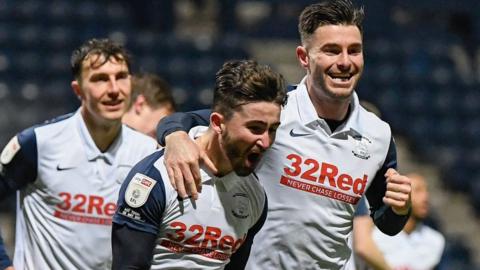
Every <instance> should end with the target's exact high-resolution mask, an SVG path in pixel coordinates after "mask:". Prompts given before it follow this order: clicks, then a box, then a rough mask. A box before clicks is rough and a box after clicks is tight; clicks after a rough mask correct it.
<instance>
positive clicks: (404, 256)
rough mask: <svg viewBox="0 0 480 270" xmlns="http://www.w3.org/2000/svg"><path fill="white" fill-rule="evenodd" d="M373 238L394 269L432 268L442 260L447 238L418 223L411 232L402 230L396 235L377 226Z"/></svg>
mask: <svg viewBox="0 0 480 270" xmlns="http://www.w3.org/2000/svg"><path fill="white" fill-rule="evenodd" d="M373 240H374V241H375V243H376V244H377V246H378V248H379V249H380V250H381V251H382V252H383V255H384V257H385V260H387V263H388V264H389V265H390V266H391V267H392V268H393V269H399V270H406V269H408V270H431V269H434V268H435V266H436V265H437V264H438V263H439V262H440V259H441V258H442V254H443V249H444V248H445V238H444V237H443V235H442V234H441V233H439V232H437V231H436V230H434V229H432V228H430V227H428V226H426V225H423V224H418V225H417V226H416V228H415V230H414V231H413V232H411V233H410V234H408V233H406V232H404V231H401V232H400V233H398V234H397V235H395V236H388V235H385V234H383V233H382V232H381V231H380V230H378V229H377V228H375V230H374V231H373Z"/></svg>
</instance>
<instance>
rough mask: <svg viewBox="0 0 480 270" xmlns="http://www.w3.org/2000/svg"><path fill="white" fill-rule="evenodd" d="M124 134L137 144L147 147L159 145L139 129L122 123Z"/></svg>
mask: <svg viewBox="0 0 480 270" xmlns="http://www.w3.org/2000/svg"><path fill="white" fill-rule="evenodd" d="M122 131H123V135H124V136H125V137H126V139H127V140H128V141H131V142H135V143H136V144H141V145H145V146H147V147H155V148H156V146H157V142H156V141H155V140H154V139H153V138H151V137H150V136H147V135H145V134H143V133H141V132H139V131H136V130H134V129H132V128H131V127H129V126H127V125H122Z"/></svg>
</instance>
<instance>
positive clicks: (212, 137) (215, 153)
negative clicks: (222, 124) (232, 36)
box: [195, 129, 232, 177]
mask: <svg viewBox="0 0 480 270" xmlns="http://www.w3.org/2000/svg"><path fill="white" fill-rule="evenodd" d="M219 136H220V135H219V134H217V133H215V132H214V131H213V130H211V129H208V131H207V132H206V133H205V134H203V135H202V136H200V137H199V138H197V139H196V140H195V142H196V143H197V145H198V146H199V147H200V149H202V150H204V151H205V153H206V154H207V156H208V158H209V159H210V160H211V161H212V162H213V165H215V167H216V168H217V173H216V174H215V175H216V176H219V177H221V176H224V175H227V174H228V173H230V172H231V171H232V165H231V164H230V162H228V160H229V159H228V157H227V156H226V154H225V151H223V150H222V146H221V145H220V140H219Z"/></svg>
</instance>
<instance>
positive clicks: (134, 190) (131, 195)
mask: <svg viewBox="0 0 480 270" xmlns="http://www.w3.org/2000/svg"><path fill="white" fill-rule="evenodd" d="M156 183H157V181H155V180H153V179H152V178H150V177H148V176H146V175H144V174H141V173H137V174H135V175H134V176H133V178H132V180H131V181H130V183H128V186H127V190H126V191H125V202H126V203H127V204H128V205H129V206H130V207H133V208H138V207H140V206H142V205H144V204H145V202H146V201H147V199H148V196H149V195H150V192H151V191H152V189H153V187H154V186H155V184H156Z"/></svg>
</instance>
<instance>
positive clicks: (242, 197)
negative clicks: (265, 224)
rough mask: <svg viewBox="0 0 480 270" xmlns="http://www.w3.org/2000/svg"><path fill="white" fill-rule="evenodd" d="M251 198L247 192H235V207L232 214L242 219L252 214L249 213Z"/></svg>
mask: <svg viewBox="0 0 480 270" xmlns="http://www.w3.org/2000/svg"><path fill="white" fill-rule="evenodd" d="M248 205H249V200H248V196H247V194H244V193H235V194H234V195H233V209H232V214H233V215H234V216H235V217H237V218H241V219H245V218H247V217H248V216H250V213H249V210H248V209H249V207H248Z"/></svg>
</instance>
